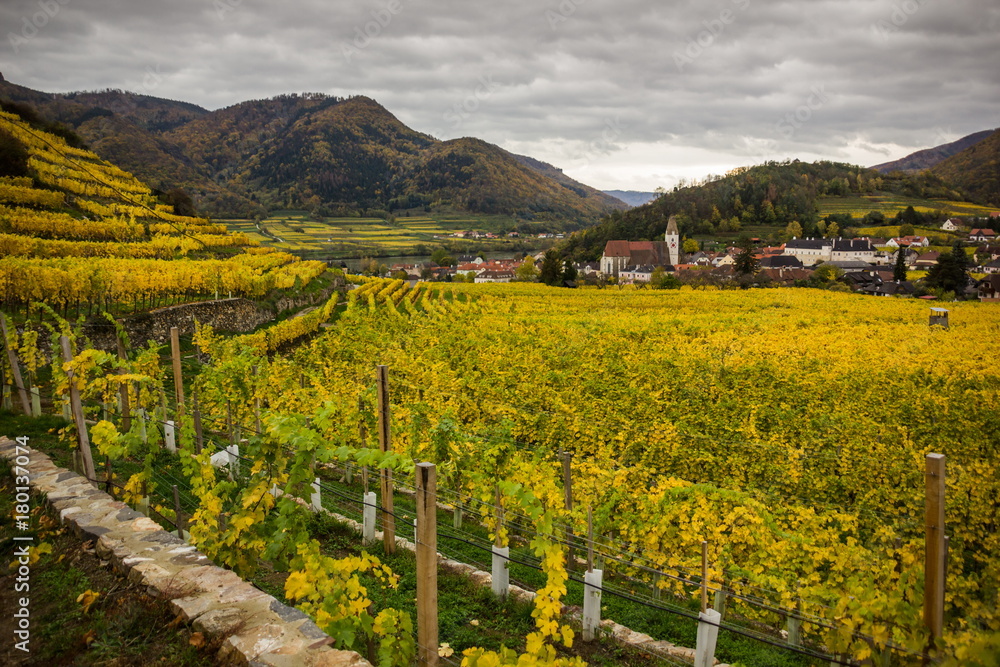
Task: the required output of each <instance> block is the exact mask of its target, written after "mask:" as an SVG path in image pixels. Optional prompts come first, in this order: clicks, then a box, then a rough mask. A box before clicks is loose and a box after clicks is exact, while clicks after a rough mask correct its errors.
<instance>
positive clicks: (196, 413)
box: [192, 387, 205, 454]
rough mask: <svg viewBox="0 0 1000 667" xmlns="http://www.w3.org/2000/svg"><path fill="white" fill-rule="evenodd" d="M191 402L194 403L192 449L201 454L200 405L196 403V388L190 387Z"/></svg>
mask: <svg viewBox="0 0 1000 667" xmlns="http://www.w3.org/2000/svg"><path fill="white" fill-rule="evenodd" d="M192 394H193V397H192V402H193V403H194V405H193V407H194V410H193V413H194V451H195V452H196V453H198V454H201V450H202V447H204V445H205V434H204V431H202V428H201V405H199V403H198V388H197V387H195V388H194V389H192Z"/></svg>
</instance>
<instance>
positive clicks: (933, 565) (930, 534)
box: [924, 454, 945, 646]
mask: <svg viewBox="0 0 1000 667" xmlns="http://www.w3.org/2000/svg"><path fill="white" fill-rule="evenodd" d="M924 475H925V476H924V481H925V485H926V513H925V521H924V523H925V557H924V625H926V626H927V629H928V630H929V631H930V643H931V645H932V646H933V644H934V643H935V642H936V641H937V640H939V639H940V638H941V633H942V631H943V629H944V558H945V542H944V529H945V524H944V521H945V520H944V493H945V486H944V482H945V456H944V454H928V455H927V459H926V463H925V473H924Z"/></svg>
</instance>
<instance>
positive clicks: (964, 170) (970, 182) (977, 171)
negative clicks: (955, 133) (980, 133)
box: [930, 130, 1000, 206]
mask: <svg viewBox="0 0 1000 667" xmlns="http://www.w3.org/2000/svg"><path fill="white" fill-rule="evenodd" d="M930 171H931V173H933V174H935V175H937V176H939V177H941V178H943V179H945V180H947V181H948V182H949V183H952V184H953V185H955V186H956V187H957V188H959V189H960V190H961V191H962V192H963V193H964V194H965V195H966V197H968V198H969V199H970V200H972V201H975V202H979V203H981V204H988V205H991V206H1000V130H997V131H995V132H993V133H992V134H991V135H990V136H989V137H987V138H986V139H984V140H983V141H980V142H979V143H977V144H974V145H972V146H969V147H968V148H966V149H965V150H963V151H962V152H960V153H957V154H955V155H953V156H951V157H950V158H948V159H947V160H944V161H942V162H940V163H939V164H937V165H935V166H933V167H931V169H930Z"/></svg>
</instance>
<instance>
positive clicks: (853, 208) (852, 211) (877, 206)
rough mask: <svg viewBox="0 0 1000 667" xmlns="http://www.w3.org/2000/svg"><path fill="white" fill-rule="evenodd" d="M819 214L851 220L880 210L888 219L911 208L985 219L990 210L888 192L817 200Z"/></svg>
mask: <svg viewBox="0 0 1000 667" xmlns="http://www.w3.org/2000/svg"><path fill="white" fill-rule="evenodd" d="M817 205H818V206H819V213H820V215H822V216H825V215H832V214H835V213H846V214H848V215H850V216H851V217H852V218H863V217H864V216H865V215H866V214H867V213H869V212H871V211H880V212H881V213H883V214H884V215H885V216H886V217H892V216H894V215H896V213H899V212H901V211H903V210H905V209H906V207H907V206H912V207H913V209H914V210H915V211H917V212H918V213H934V212H937V211H941V212H944V213H945V214H946V215H957V216H973V215H976V216H982V217H986V216H988V215H989V214H990V213H991V212H992V211H993V209H992V208H989V207H987V206H980V205H978V204H973V203H970V202H961V201H949V200H945V199H919V198H916V197H904V196H902V195H897V194H891V193H877V194H872V195H855V196H847V197H832V196H826V197H821V198H820V199H819V200H818V201H817Z"/></svg>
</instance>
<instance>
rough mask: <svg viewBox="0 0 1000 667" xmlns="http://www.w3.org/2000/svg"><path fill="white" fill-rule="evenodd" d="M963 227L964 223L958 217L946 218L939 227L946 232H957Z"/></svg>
mask: <svg viewBox="0 0 1000 667" xmlns="http://www.w3.org/2000/svg"><path fill="white" fill-rule="evenodd" d="M964 228H965V223H964V222H962V221H961V220H960V219H958V218H948V219H947V220H945V221H944V222H943V223H941V229H943V230H944V231H946V232H957V231H958V230H960V229H964Z"/></svg>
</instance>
